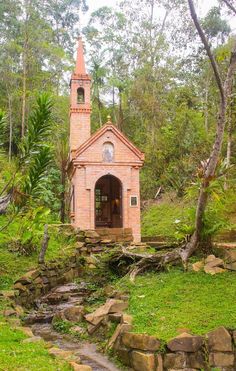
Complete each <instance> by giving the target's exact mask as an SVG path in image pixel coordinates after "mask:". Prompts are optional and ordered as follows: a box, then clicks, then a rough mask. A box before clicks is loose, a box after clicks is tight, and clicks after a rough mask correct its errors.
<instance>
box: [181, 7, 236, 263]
mask: <svg viewBox="0 0 236 371" xmlns="http://www.w3.org/2000/svg"><path fill="white" fill-rule="evenodd" d="M188 3H189V8H190V13H191V17H192V19H193V21H194V24H195V26H196V29H197V31H198V33H199V36H200V38H201V40H202V43H203V45H204V47H205V49H206V52H207V54H208V57H209V59H210V62H211V65H212V68H213V71H214V75H215V79H216V83H217V85H218V88H219V93H220V106H219V113H218V119H217V130H216V138H215V142H214V145H213V149H212V151H211V154H210V158H209V159H208V160H207V163H206V167H205V169H204V175H203V180H202V183H201V189H200V193H199V198H198V202H197V210H196V216H195V231H194V233H193V235H192V237H191V239H190V241H189V242H188V243H187V244H186V247H185V249H183V250H182V251H181V258H182V260H183V262H185V263H186V262H187V260H188V258H189V257H190V256H191V255H192V254H193V253H194V251H195V250H196V249H197V247H198V245H199V242H200V239H201V232H202V226H203V216H204V213H205V210H206V206H207V199H208V187H209V184H210V182H211V180H212V179H214V175H215V170H216V166H217V163H218V160H219V155H220V152H221V147H222V141H223V135H224V129H225V121H226V107H227V100H228V97H229V93H230V90H231V86H232V80H233V75H234V72H235V69H236V44H234V49H233V51H232V53H231V60H230V65H229V68H228V73H227V77H226V80H225V83H224V85H223V84H222V80H221V77H220V73H219V69H218V65H217V63H216V61H215V58H214V56H213V54H212V52H211V50H210V47H209V45H208V42H207V40H206V37H205V35H204V33H203V31H202V29H201V26H200V24H199V21H198V18H197V15H196V13H195V8H194V4H193V1H192V0H188Z"/></svg>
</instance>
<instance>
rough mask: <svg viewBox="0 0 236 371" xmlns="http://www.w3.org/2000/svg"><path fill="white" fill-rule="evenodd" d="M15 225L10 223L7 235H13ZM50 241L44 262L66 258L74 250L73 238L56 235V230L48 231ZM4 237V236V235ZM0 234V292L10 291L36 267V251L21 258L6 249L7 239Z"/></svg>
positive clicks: (0, 222)
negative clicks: (25, 274) (19, 279)
mask: <svg viewBox="0 0 236 371" xmlns="http://www.w3.org/2000/svg"><path fill="white" fill-rule="evenodd" d="M4 224H5V219H4V217H3V216H0V225H4ZM16 228H17V225H15V224H14V223H12V224H11V225H10V227H9V230H8V231H7V233H10V234H11V235H14V229H16ZM49 234H50V240H49V244H48V249H47V252H46V256H45V260H46V261H48V260H51V259H54V258H57V257H63V256H66V255H67V254H68V253H69V252H70V251H71V250H73V248H74V240H73V238H71V239H70V238H69V237H65V236H63V235H62V234H61V233H58V229H57V228H53V229H51V230H50V231H49ZM5 235H6V234H5ZM5 235H4V234H0V290H3V289H11V287H12V285H13V283H14V281H15V280H16V279H17V278H19V277H20V276H21V275H23V274H24V273H25V272H26V271H27V270H29V269H31V268H34V267H35V266H37V260H38V253H39V248H40V246H38V250H37V251H36V252H35V253H33V254H32V255H30V256H22V255H19V254H17V253H13V252H10V251H9V249H8V243H7V238H6V236H5Z"/></svg>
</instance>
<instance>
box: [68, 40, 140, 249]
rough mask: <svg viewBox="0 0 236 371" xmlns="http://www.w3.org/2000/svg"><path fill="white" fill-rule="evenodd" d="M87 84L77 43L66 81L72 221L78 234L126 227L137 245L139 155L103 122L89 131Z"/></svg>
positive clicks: (109, 123) (81, 50) (86, 75)
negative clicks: (68, 93)
mask: <svg viewBox="0 0 236 371" xmlns="http://www.w3.org/2000/svg"><path fill="white" fill-rule="evenodd" d="M90 85H91V78H90V76H89V75H88V74H87V72H86V69H85V62H84V53H83V43H82V39H81V38H79V40H78V48H77V59H76V66H75V71H74V73H73V74H72V77H71V82H70V93H71V94H70V164H69V177H70V181H71V212H70V216H71V223H72V225H73V226H75V227H79V228H80V229H82V230H87V229H95V230H99V229H101V228H115V229H118V228H121V229H122V228H124V229H125V228H131V229H132V234H133V239H134V241H135V242H139V241H140V239H141V233H140V187H139V171H140V168H141V167H142V165H143V162H144V154H143V153H142V152H141V151H140V150H139V149H138V148H137V147H135V146H134V145H133V144H132V143H131V142H130V141H129V140H128V139H127V138H126V137H125V136H124V134H123V133H122V132H121V131H119V130H118V129H117V127H116V126H115V125H114V124H113V123H112V122H111V120H110V117H108V121H107V122H106V123H105V124H104V125H103V126H102V127H101V128H100V129H99V130H98V131H97V132H95V133H94V134H93V135H91V129H90V114H91V105H90Z"/></svg>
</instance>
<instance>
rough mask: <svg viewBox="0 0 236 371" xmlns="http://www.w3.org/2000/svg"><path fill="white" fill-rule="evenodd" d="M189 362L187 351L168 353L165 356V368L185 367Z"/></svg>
mask: <svg viewBox="0 0 236 371" xmlns="http://www.w3.org/2000/svg"><path fill="white" fill-rule="evenodd" d="M186 364H187V355H186V354H185V353H167V354H165V356H164V367H165V369H168V370H169V369H178V368H184V367H186Z"/></svg>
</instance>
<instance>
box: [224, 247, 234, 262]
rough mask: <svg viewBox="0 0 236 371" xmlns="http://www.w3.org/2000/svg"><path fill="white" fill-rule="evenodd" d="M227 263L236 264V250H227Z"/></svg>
mask: <svg viewBox="0 0 236 371" xmlns="http://www.w3.org/2000/svg"><path fill="white" fill-rule="evenodd" d="M225 261H226V263H234V262H236V250H230V249H228V250H225Z"/></svg>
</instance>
